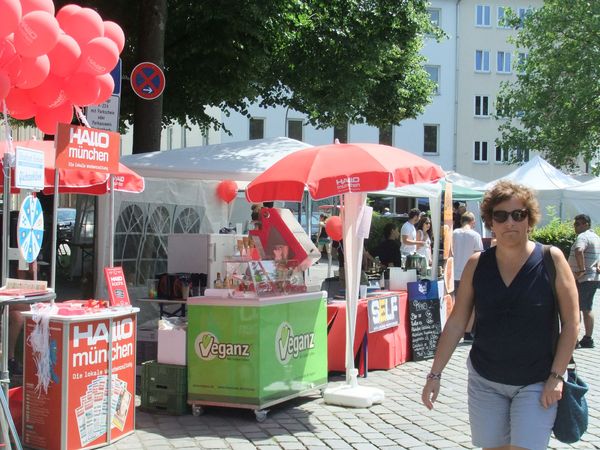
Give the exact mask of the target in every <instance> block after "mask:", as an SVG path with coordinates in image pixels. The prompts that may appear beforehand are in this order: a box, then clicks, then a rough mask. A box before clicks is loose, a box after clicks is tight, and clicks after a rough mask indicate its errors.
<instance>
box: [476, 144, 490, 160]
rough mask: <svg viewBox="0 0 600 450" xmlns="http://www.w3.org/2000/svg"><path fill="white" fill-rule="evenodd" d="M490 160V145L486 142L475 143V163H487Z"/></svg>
mask: <svg viewBox="0 0 600 450" xmlns="http://www.w3.org/2000/svg"><path fill="white" fill-rule="evenodd" d="M487 160H488V143H487V142H485V141H475V146H474V148H473V161H475V162H487Z"/></svg>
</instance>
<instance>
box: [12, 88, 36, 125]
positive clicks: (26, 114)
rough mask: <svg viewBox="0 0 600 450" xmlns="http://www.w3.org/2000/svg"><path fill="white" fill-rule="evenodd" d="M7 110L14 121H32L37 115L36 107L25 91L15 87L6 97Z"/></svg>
mask: <svg viewBox="0 0 600 450" xmlns="http://www.w3.org/2000/svg"><path fill="white" fill-rule="evenodd" d="M6 109H8V114H10V116H11V117H12V118H14V119H17V120H25V119H31V118H32V117H33V116H34V115H35V111H36V107H35V105H34V104H33V102H32V101H31V100H30V99H29V95H27V92H26V91H24V90H23V89H19V88H15V87H13V88H12V89H11V90H10V92H9V93H8V96H7V97H6Z"/></svg>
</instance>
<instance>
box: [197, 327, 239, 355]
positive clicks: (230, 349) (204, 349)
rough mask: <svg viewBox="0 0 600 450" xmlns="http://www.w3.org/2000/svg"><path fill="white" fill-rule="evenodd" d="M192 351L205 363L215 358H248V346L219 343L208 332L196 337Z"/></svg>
mask: <svg viewBox="0 0 600 450" xmlns="http://www.w3.org/2000/svg"><path fill="white" fill-rule="evenodd" d="M194 349H195V351H196V354H197V355H198V357H199V358H200V359H203V360H205V361H210V360H211V359H215V358H219V359H227V358H231V357H234V358H249V357H250V345H248V344H234V343H225V342H219V340H218V339H217V337H216V336H215V335H214V334H212V333H210V332H208V331H205V332H203V333H200V334H199V335H198V337H196V342H195V345H194Z"/></svg>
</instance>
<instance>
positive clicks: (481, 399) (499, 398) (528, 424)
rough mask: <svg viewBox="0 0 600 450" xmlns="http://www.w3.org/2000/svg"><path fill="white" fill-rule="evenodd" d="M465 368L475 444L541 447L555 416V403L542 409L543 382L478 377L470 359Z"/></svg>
mask: <svg viewBox="0 0 600 450" xmlns="http://www.w3.org/2000/svg"><path fill="white" fill-rule="evenodd" d="M467 367H468V369H469V387H468V392H469V422H470V424H471V439H472V441H473V445H474V446H476V447H484V448H485V447H487V448H493V447H501V446H505V445H514V446H517V447H523V448H527V449H531V450H537V449H540V450H542V449H545V448H547V447H548V442H549V441H550V434H551V433H552V427H553V426H554V419H555V417H556V403H555V404H554V405H552V406H551V407H550V408H548V409H544V407H543V406H542V404H541V401H540V398H541V395H542V390H543V389H544V383H535V384H530V385H528V386H511V385H508V384H501V383H495V382H493V381H489V380H486V379H485V378H483V377H482V376H480V375H479V374H478V373H477V372H475V369H473V366H472V365H471V360H470V359H468V360H467Z"/></svg>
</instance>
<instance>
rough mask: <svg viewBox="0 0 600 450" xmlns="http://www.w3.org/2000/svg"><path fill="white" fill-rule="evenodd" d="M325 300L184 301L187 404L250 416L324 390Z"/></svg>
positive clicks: (319, 296) (314, 296) (317, 295)
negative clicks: (243, 410)
mask: <svg viewBox="0 0 600 450" xmlns="http://www.w3.org/2000/svg"><path fill="white" fill-rule="evenodd" d="M325 294H326V293H325V292H314V293H305V294H295V295H287V296H277V297H261V298H258V297H251V298H217V297H192V298H190V299H188V332H187V352H188V354H187V361H188V403H191V404H192V405H193V412H194V414H195V415H197V414H200V413H201V412H202V406H203V405H215V406H231V407H237V408H248V409H253V410H255V413H256V417H257V419H258V420H259V421H261V420H264V418H265V415H266V412H265V411H264V408H266V407H268V406H270V405H274V404H276V403H280V402H283V401H285V400H288V399H291V398H294V397H297V396H299V395H301V394H303V393H305V392H307V391H310V390H314V389H318V388H320V387H324V386H325V384H326V383H327V340H326V339H327V331H326V308H325V305H326V300H325Z"/></svg>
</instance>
